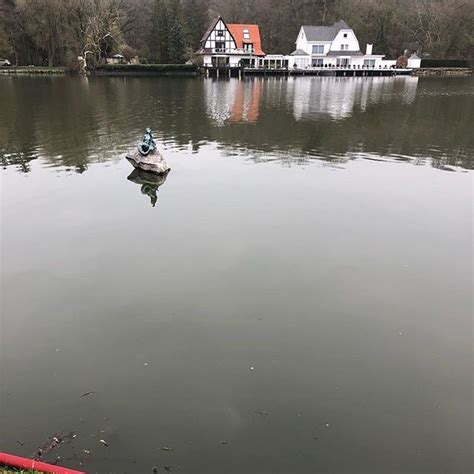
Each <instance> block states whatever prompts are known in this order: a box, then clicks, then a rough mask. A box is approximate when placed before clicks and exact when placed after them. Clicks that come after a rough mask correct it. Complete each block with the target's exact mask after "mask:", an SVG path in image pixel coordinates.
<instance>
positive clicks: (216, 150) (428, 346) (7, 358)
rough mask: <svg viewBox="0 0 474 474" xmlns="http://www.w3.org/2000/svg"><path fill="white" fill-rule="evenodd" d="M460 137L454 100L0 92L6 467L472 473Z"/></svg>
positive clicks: (109, 81) (341, 93)
mask: <svg viewBox="0 0 474 474" xmlns="http://www.w3.org/2000/svg"><path fill="white" fill-rule="evenodd" d="M147 126H150V127H152V129H153V130H154V132H155V136H156V138H157V141H158V144H159V148H160V150H161V151H162V153H163V154H164V156H165V157H166V159H167V161H168V163H169V164H170V166H171V168H172V171H171V172H170V174H169V175H168V177H167V179H165V180H164V179H161V180H154V179H153V178H150V177H149V176H146V175H142V174H140V173H136V172H133V173H132V171H133V170H132V167H131V166H130V164H129V163H128V162H127V161H126V160H125V159H124V156H125V154H126V152H127V151H128V150H131V149H133V148H134V146H135V144H136V142H137V141H138V140H139V139H140V138H141V136H142V134H143V131H144V129H145V127H147ZM473 130H474V80H473V79H471V78H446V79H443V78H433V79H431V78H420V79H418V78H416V77H399V78H317V77H315V78H307V77H306V78H305V77H298V78H289V79H283V78H268V79H252V78H249V79H246V80H244V81H239V80H237V79H232V80H212V79H198V78H103V77H100V78H71V77H63V78H61V77H2V78H0V164H1V166H2V170H0V176H1V178H0V185H1V194H0V199H1V207H0V212H1V214H0V225H1V252H0V259H1V260H0V272H1V273H0V285H1V286H0V288H1V293H0V298H1V307H0V310H1V314H0V451H6V452H10V453H13V454H17V455H20V456H31V455H33V454H34V453H35V452H36V451H37V449H38V448H39V447H41V446H43V447H44V446H47V445H48V444H51V438H52V437H53V436H56V437H58V438H59V439H60V441H61V442H60V445H59V446H58V447H53V449H51V450H49V449H46V451H47V452H46V454H45V455H44V458H45V460H46V461H54V460H55V459H56V458H57V456H60V461H59V464H61V465H64V466H68V467H70V468H75V469H79V470H86V471H88V472H130V473H132V472H137V473H141V472H143V473H146V472H150V473H151V472H152V468H153V467H157V469H158V472H166V470H165V466H166V469H171V470H172V472H183V473H235V474H237V473H239V474H240V473H255V474H266V473H288V474H293V473H294V474H296V473H316V472H317V473H320V472H321V473H323V472H324V473H355V472H358V473H374V474H375V473H377V474H384V473H438V472H439V473H456V474H459V473H466V474H467V473H471V472H473V457H472V446H473V389H472V387H473V345H472V344H473V339H472V337H473V333H472V329H473V322H472V309H473V308H472V283H473V279H472V269H473V246H472V244H473V240H472V239H473V172H472V170H473V168H474V133H473ZM89 392H92V393H89ZM82 395H84V396H82ZM71 433H74V434H75V435H76V436H75V437H73V435H72V434H71ZM100 440H104V441H106V443H107V444H108V447H106V446H105V445H104V444H102V443H101V442H100ZM163 448H167V449H163ZM89 452H90V453H89Z"/></svg>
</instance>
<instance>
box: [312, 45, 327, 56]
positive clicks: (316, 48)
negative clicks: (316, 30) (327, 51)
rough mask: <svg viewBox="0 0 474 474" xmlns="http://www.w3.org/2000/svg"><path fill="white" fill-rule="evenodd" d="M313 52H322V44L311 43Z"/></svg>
mask: <svg viewBox="0 0 474 474" xmlns="http://www.w3.org/2000/svg"><path fill="white" fill-rule="evenodd" d="M313 54H324V45H323V44H313Z"/></svg>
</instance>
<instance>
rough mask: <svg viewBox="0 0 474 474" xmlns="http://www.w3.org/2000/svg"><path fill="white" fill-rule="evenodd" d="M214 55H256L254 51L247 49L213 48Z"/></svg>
mask: <svg viewBox="0 0 474 474" xmlns="http://www.w3.org/2000/svg"><path fill="white" fill-rule="evenodd" d="M211 52H212V53H213V54H219V53H221V54H255V50H254V49H245V48H235V49H230V48H211Z"/></svg>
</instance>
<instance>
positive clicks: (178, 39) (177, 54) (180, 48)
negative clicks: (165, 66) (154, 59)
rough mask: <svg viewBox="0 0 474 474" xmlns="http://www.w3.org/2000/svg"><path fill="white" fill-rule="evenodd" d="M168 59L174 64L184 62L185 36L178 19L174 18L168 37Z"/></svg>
mask: <svg viewBox="0 0 474 474" xmlns="http://www.w3.org/2000/svg"><path fill="white" fill-rule="evenodd" d="M168 58H169V60H170V63H172V64H181V63H183V62H184V35H183V29H182V27H181V23H180V21H179V19H178V18H176V17H175V18H172V20H171V24H170V29H169V37H168Z"/></svg>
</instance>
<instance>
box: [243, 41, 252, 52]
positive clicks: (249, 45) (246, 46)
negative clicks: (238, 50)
mask: <svg viewBox="0 0 474 474" xmlns="http://www.w3.org/2000/svg"><path fill="white" fill-rule="evenodd" d="M244 51H248V52H249V53H252V52H253V43H244Z"/></svg>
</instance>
